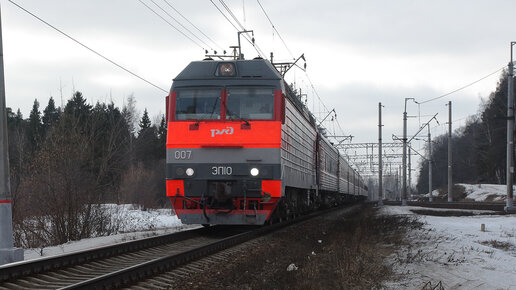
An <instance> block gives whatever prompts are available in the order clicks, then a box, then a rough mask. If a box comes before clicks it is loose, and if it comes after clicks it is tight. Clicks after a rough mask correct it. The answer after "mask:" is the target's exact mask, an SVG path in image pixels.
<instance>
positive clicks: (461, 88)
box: [419, 66, 505, 104]
mask: <svg viewBox="0 0 516 290" xmlns="http://www.w3.org/2000/svg"><path fill="white" fill-rule="evenodd" d="M504 68H505V66H503V67H501V68H499V69H497V70H496V71H494V72H492V73H490V74H488V75H486V76H484V77H482V78H480V79H478V80H476V81H474V82H472V83H469V84H467V85H465V86H463V87H460V88H458V89H456V90H453V91H451V92H449V93H446V94H444V95H440V96H438V97H435V98H432V99H428V100H425V101H423V102H419V103H420V104H424V103H428V102H432V101H435V100H438V99H441V98H444V97H446V96H449V95H451V94H454V93H456V92H458V91H461V90H463V89H465V88H467V87H470V86H472V85H474V84H476V83H478V82H480V81H483V80H485V79H487V78H488V77H490V76H492V75H494V74H496V73H498V72H499V71H501V70H503V69H504Z"/></svg>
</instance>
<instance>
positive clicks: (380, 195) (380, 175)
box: [378, 103, 383, 206]
mask: <svg viewBox="0 0 516 290" xmlns="http://www.w3.org/2000/svg"><path fill="white" fill-rule="evenodd" d="M382 179H383V163H382V103H378V205H379V206H382V205H383V180H382Z"/></svg>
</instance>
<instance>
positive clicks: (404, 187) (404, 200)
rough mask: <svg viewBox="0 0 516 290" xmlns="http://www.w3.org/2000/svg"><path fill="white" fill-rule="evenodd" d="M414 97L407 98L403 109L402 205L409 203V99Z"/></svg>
mask: <svg viewBox="0 0 516 290" xmlns="http://www.w3.org/2000/svg"><path fill="white" fill-rule="evenodd" d="M408 100H413V101H414V102H415V99H414V98H405V110H404V111H403V172H402V176H403V181H402V185H401V186H402V188H401V192H402V197H401V205H407V101H408Z"/></svg>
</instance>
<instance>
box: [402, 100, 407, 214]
mask: <svg viewBox="0 0 516 290" xmlns="http://www.w3.org/2000/svg"><path fill="white" fill-rule="evenodd" d="M406 103H407V102H406V99H405V105H406ZM405 107H406V106H405ZM401 174H402V184H401V192H402V195H401V205H407V111H406V108H405V112H403V168H402V173H401Z"/></svg>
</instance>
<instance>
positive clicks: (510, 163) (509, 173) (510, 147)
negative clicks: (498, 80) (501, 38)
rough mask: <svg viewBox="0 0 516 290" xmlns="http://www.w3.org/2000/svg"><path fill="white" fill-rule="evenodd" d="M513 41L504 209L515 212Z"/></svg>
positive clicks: (508, 93) (509, 67)
mask: <svg viewBox="0 0 516 290" xmlns="http://www.w3.org/2000/svg"><path fill="white" fill-rule="evenodd" d="M514 43H515V42H511V61H510V62H509V66H508V70H509V71H508V73H509V74H508V76H507V160H506V164H507V169H506V183H507V199H506V200H505V211H506V212H516V208H515V207H514V203H513V195H514V191H513V184H514V179H513V176H514V155H513V154H514V85H513V82H514V64H513V62H512V47H513V45H514Z"/></svg>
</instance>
